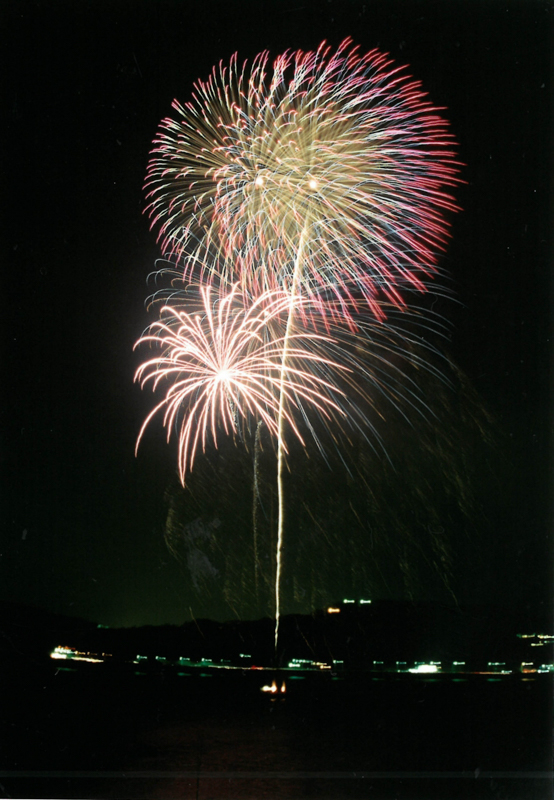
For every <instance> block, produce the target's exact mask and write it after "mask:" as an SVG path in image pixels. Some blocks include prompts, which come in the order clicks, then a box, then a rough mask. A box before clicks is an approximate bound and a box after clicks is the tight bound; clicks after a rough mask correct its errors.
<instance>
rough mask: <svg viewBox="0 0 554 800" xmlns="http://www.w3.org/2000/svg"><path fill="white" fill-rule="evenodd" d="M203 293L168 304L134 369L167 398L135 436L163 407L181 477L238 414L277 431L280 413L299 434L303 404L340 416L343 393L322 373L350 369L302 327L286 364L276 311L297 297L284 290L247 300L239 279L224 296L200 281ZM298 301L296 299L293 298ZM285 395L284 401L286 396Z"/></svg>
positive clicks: (234, 425) (232, 426) (234, 427)
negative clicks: (147, 353) (149, 350)
mask: <svg viewBox="0 0 554 800" xmlns="http://www.w3.org/2000/svg"><path fill="white" fill-rule="evenodd" d="M198 293H199V299H198V300H197V302H196V303H194V302H189V304H188V305H187V310H186V311H185V310H184V308H177V307H172V306H165V307H164V308H163V309H162V310H161V318H160V320H159V321H157V322H154V323H153V324H152V325H151V326H150V328H149V331H148V332H147V333H146V334H145V335H144V336H142V337H141V338H140V339H139V341H138V342H137V345H140V344H145V343H149V344H150V345H153V346H154V347H156V349H161V352H158V353H157V355H155V356H154V358H151V359H149V360H147V361H145V362H144V363H143V364H141V365H140V367H139V368H138V370H137V373H136V377H135V379H136V380H139V381H140V382H141V385H143V386H144V384H145V383H147V382H152V384H153V389H154V390H155V389H157V388H158V387H159V386H160V384H164V385H165V386H166V387H167V388H166V394H165V397H164V399H163V400H162V401H161V402H160V403H159V404H158V405H157V406H156V407H155V408H154V409H153V411H151V412H150V414H149V415H148V417H147V418H146V420H145V422H144V424H143V426H142V428H141V431H140V434H139V438H138V442H137V447H138V444H139V443H140V440H141V438H142V436H143V433H144V431H145V428H146V426H147V425H148V423H149V422H150V420H151V419H152V417H153V416H154V415H155V414H156V413H157V412H158V411H160V410H162V409H165V412H164V425H165V426H166V427H167V430H168V439H169V437H170V435H171V431H172V429H174V428H175V427H176V428H178V431H179V433H178V439H179V473H180V477H181V481H182V483H184V482H185V475H186V473H187V471H189V470H190V469H192V466H193V463H194V457H195V454H196V452H197V450H198V448H199V447H202V449H204V448H205V446H206V443H207V441H208V439H209V438H210V439H211V440H212V441H213V442H214V443H215V444H216V445H217V432H218V430H221V429H222V430H223V431H224V432H225V433H227V434H229V433H236V432H237V431H238V427H239V424H240V420H248V419H249V418H252V419H261V420H263V422H264V423H265V424H266V425H267V428H268V429H269V431H270V432H271V433H272V434H274V435H276V436H277V435H278V432H279V424H278V418H279V415H280V414H283V415H284V418H285V419H286V420H287V422H288V424H289V425H290V427H291V429H292V430H293V431H294V433H295V435H296V436H297V437H298V438H299V439H300V440H301V441H302V436H301V434H300V431H299V428H298V426H297V424H296V422H295V419H294V409H296V408H299V407H300V406H301V407H302V408H304V404H307V405H308V406H310V407H311V408H312V409H313V410H314V411H315V412H316V413H318V414H321V415H323V416H324V417H329V416H330V415H331V414H334V415H339V416H340V415H343V414H344V412H343V411H341V409H340V407H339V405H338V404H337V402H336V399H335V398H337V397H339V396H340V395H341V392H340V390H338V389H336V388H335V387H334V386H333V384H332V383H330V382H329V381H328V380H326V379H325V377H323V376H322V375H321V374H320V369H318V368H321V367H325V370H326V371H327V372H329V371H332V370H335V371H336V372H338V373H341V372H346V371H347V368H346V367H345V366H342V365H339V364H336V363H334V362H332V361H331V360H330V359H329V358H327V357H325V355H322V354H320V353H319V352H318V351H317V350H318V349H323V348H322V347H321V346H320V347H319V348H316V349H315V350H314V349H313V348H312V349H308V346H309V344H310V343H311V344H312V345H313V344H314V343H316V342H317V344H318V345H321V344H322V343H323V341H324V339H325V337H323V336H319V335H317V334H315V333H314V334H307V333H303V334H298V335H297V336H294V337H291V338H290V339H289V342H288V349H289V358H290V363H289V364H287V367H286V369H283V363H282V362H283V346H284V345H283V337H282V336H279V335H278V334H276V327H275V326H278V324H279V318H280V317H282V316H283V315H285V314H287V313H288V312H289V308H290V304H291V302H293V300H292V298H291V296H290V295H287V294H286V293H284V292H277V293H275V292H274V293H272V294H271V295H270V296H268V295H262V296H261V297H259V298H258V299H257V300H256V301H255V302H254V303H253V304H252V305H250V306H249V305H245V303H244V298H243V297H242V295H241V293H240V290H239V288H238V287H237V286H234V287H232V288H231V290H230V291H229V292H228V293H225V294H223V296H221V295H219V294H217V293H216V297H213V287H210V286H201V287H199V292H198ZM295 302H296V303H298V302H299V301H298V299H296V301H295ZM284 401H285V402H284Z"/></svg>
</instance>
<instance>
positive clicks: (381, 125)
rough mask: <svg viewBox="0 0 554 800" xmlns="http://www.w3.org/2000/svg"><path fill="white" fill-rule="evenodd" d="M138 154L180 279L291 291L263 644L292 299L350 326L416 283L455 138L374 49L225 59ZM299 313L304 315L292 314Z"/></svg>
mask: <svg viewBox="0 0 554 800" xmlns="http://www.w3.org/2000/svg"><path fill="white" fill-rule="evenodd" d="M173 107H174V109H175V111H176V112H177V114H178V118H177V119H170V118H168V119H166V120H164V121H163V122H162V125H161V129H160V132H159V134H158V137H157V139H156V140H155V149H154V150H153V153H152V157H151V160H150V162H149V167H148V174H147V180H146V188H147V191H148V202H149V206H148V210H149V213H150V216H151V218H152V224H153V226H156V227H157V228H158V229H159V240H160V241H161V246H162V250H163V252H164V253H165V254H167V255H169V256H171V257H176V258H177V259H180V258H182V257H183V256H186V259H185V262H184V266H183V277H185V278H191V277H193V276H199V278H200V280H208V281H211V280H213V279H217V281H218V282H220V284H221V285H223V286H225V285H231V284H234V283H235V282H237V283H239V284H240V286H241V288H242V289H243V291H244V292H246V293H248V294H249V295H250V296H253V297H256V296H259V294H260V293H265V292H275V291H280V290H284V291H286V292H287V293H289V295H290V296H291V297H292V300H291V302H290V306H289V314H288V319H287V323H286V330H285V335H284V339H283V341H282V343H281V370H280V379H279V380H280V385H279V399H278V409H277V411H278V413H277V423H276V430H274V433H275V434H276V436H277V443H278V456H277V461H278V465H277V481H278V493H279V523H278V544H277V577H276V598H275V602H276V614H275V616H276V630H275V643H276V645H277V637H278V627H279V615H280V597H279V592H280V576H281V560H282V545H283V529H284V491H283V470H284V463H285V452H286V443H285V438H286V430H285V428H286V425H289V424H291V419H292V415H291V414H290V413H289V411H288V403H289V402H290V398H289V395H288V394H287V392H286V388H285V387H286V385H287V382H288V380H289V366H288V364H289V359H290V357H291V353H290V352H289V349H290V346H291V345H290V341H291V339H292V338H293V336H294V330H295V325H296V324H297V322H298V320H297V316H298V313H299V309H300V308H301V307H302V304H301V303H297V299H305V298H308V299H310V300H311V302H312V306H311V308H312V309H314V308H315V309H317V313H318V314H319V315H320V317H321V318H323V319H326V320H327V324H328V325H330V324H332V323H334V322H337V321H341V322H342V323H343V324H346V325H347V326H348V327H350V329H351V330H352V331H355V330H356V323H355V318H356V316H357V314H358V311H359V309H361V308H365V309H366V310H367V311H368V312H369V314H370V315H372V316H373V317H374V318H375V319H378V320H383V319H384V316H385V311H384V307H385V305H389V306H393V307H397V308H404V307H405V306H406V300H405V295H406V292H410V291H414V290H415V291H420V292H422V291H425V290H426V289H427V288H428V284H429V279H430V278H431V277H432V276H433V275H434V274H435V273H436V272H437V259H438V254H439V253H440V252H441V251H442V250H443V249H444V246H445V242H446V239H447V237H448V223H447V221H446V219H445V212H449V211H454V210H456V205H455V203H454V200H453V198H452V196H451V194H450V193H449V192H450V189H451V187H453V186H455V185H456V184H457V183H458V182H459V178H458V177H457V174H458V167H459V164H458V162H457V161H456V159H455V155H454V149H453V148H454V140H453V137H452V135H451V134H450V133H449V131H448V125H447V122H446V121H445V120H444V119H443V118H442V117H441V116H440V113H439V111H440V109H437V108H435V107H433V106H432V105H431V103H430V102H429V101H428V99H427V97H426V95H425V94H424V93H423V92H422V90H421V87H420V84H419V83H418V82H416V81H414V80H412V79H411V78H410V77H409V76H408V75H407V74H406V73H405V72H403V69H402V68H399V67H396V66H395V65H394V64H393V62H392V61H391V60H390V59H389V58H388V57H387V56H386V55H383V54H382V53H379V52H378V51H376V50H373V51H371V52H370V53H368V54H367V55H360V54H359V52H358V50H357V48H355V47H352V43H351V40H350V39H347V40H345V41H344V42H343V43H342V44H341V45H340V47H339V48H338V49H337V51H336V52H334V53H333V52H332V51H331V48H330V47H328V46H327V45H325V43H323V44H322V45H321V46H320V47H319V48H318V50H317V51H316V52H308V53H304V52H302V51H298V52H292V51H287V52H285V53H284V54H282V55H281V56H279V57H277V58H276V59H275V61H274V62H273V64H270V61H269V55H268V53H267V52H264V53H261V54H259V55H258V56H257V57H256V58H255V59H254V61H253V62H252V65H251V66H248V65H247V64H246V63H244V64H243V65H240V64H239V63H238V60H237V58H236V56H234V57H233V58H232V59H231V61H230V63H229V65H228V66H224V65H223V64H220V66H219V69H214V70H213V72H212V75H211V76H210V78H209V79H208V80H207V81H205V82H201V81H199V82H198V83H197V84H196V85H195V90H194V94H193V97H192V100H191V102H189V103H187V104H186V105H185V106H181V105H180V104H179V103H178V102H176V101H175V102H174V104H173ZM302 322H305V320H302Z"/></svg>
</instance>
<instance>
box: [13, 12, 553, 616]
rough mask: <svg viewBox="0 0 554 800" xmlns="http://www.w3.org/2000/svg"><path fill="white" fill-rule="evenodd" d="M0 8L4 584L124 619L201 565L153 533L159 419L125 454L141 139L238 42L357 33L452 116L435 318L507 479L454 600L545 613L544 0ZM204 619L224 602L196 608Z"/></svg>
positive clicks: (164, 606)
mask: <svg viewBox="0 0 554 800" xmlns="http://www.w3.org/2000/svg"><path fill="white" fill-rule="evenodd" d="M0 15H1V17H2V29H3V36H4V41H3V45H2V48H1V52H2V58H3V60H4V64H3V72H4V76H5V92H4V102H3V108H4V125H3V131H2V133H3V137H4V143H3V144H4V146H3V155H4V166H3V173H4V185H3V190H4V191H3V196H4V198H5V203H4V210H5V211H7V213H4V214H3V219H4V230H3V236H2V243H3V245H4V258H3V278H4V280H3V301H4V302H3V315H2V319H3V322H4V326H3V329H4V339H3V342H4V346H3V353H2V356H3V357H2V372H3V379H2V436H3V442H2V466H3V480H2V484H3V491H2V495H3V513H2V522H3V525H2V531H3V536H2V539H3V543H2V554H1V559H0V563H1V570H2V571H1V586H2V596H3V597H4V598H6V599H11V600H16V601H19V602H25V603H28V604H32V605H37V606H40V607H45V608H48V609H51V610H54V611H57V612H60V613H65V614H74V615H80V616H84V617H87V618H90V619H93V620H96V621H98V622H102V623H107V624H114V625H116V624H118V625H121V624H123V625H136V624H142V623H155V622H156V623H161V622H181V621H182V620H183V619H185V618H186V616H187V614H188V607H189V605H190V602H191V601H190V600H189V591H188V588H187V586H188V584H187V581H188V582H189V583H190V576H189V574H188V573H187V571H186V569H185V568H184V567H183V564H181V563H179V562H178V561H177V560H176V559H175V558H174V557H173V556H172V555H171V553H170V552H169V551H168V550H167V548H166V545H165V543H164V528H165V524H166V523H165V520H166V516H167V501H166V500H164V494H165V493H166V490H167V488H168V486H170V485H172V483H173V482H174V474H175V452H174V450H173V449H172V448H171V447H169V448H168V447H167V446H166V444H165V434H164V432H163V431H162V430H161V428H160V427H158V428H153V433H151V434H149V436H148V437H147V438H146V440H145V443H144V446H143V447H142V448H141V450H140V452H139V456H138V458H135V456H134V444H135V439H136V435H137V432H138V430H139V428H140V424H141V421H142V419H143V418H144V416H145V415H146V413H147V411H148V409H149V408H150V406H151V396H150V394H149V393H143V394H141V392H140V390H139V389H138V387H137V386H136V385H134V384H133V373H134V370H135V368H136V365H137V363H138V360H137V357H136V355H134V354H133V352H132V346H133V343H134V342H135V340H136V339H137V338H138V337H139V335H140V334H141V333H142V331H143V329H144V327H145V326H146V324H147V323H148V322H149V321H150V319H149V318H148V316H147V314H146V311H145V307H144V301H145V298H146V296H147V294H148V289H147V286H146V279H147V276H148V274H149V273H150V272H151V271H152V269H153V268H154V264H155V260H156V258H157V257H158V256H159V251H158V248H157V245H156V242H155V236H154V234H153V233H151V232H150V231H149V223H148V220H147V218H146V217H145V216H144V215H143V213H142V210H143V207H144V198H143V192H142V185H143V180H144V175H145V170H146V164H147V160H148V153H149V149H150V145H151V141H152V139H153V137H154V135H155V132H156V129H157V126H158V123H159V121H160V120H161V119H162V117H164V116H166V115H167V114H169V112H170V104H171V101H172V100H173V98H175V97H176V98H179V99H180V100H181V101H182V102H186V100H187V99H188V98H189V96H190V92H191V88H192V83H193V81H194V80H195V79H197V78H205V77H207V76H208V74H209V72H210V71H211V68H212V66H213V65H214V64H215V63H217V62H218V61H219V60H220V59H223V60H228V59H229V57H230V56H231V55H232V53H234V52H235V51H238V53H239V56H240V57H241V58H252V57H253V56H254V55H255V54H256V53H258V52H259V51H261V50H264V49H269V50H270V51H271V53H272V55H277V54H279V53H280V52H282V51H283V50H285V49H287V48H293V49H296V48H302V49H310V48H314V47H317V45H318V44H319V43H320V42H321V40H323V39H326V40H327V41H328V42H329V43H331V44H332V45H334V46H336V45H338V44H339V43H340V42H341V41H342V40H343V39H344V38H345V37H346V36H352V37H353V39H354V41H355V42H356V43H358V44H359V45H360V46H361V48H362V49H363V50H369V49H372V48H373V47H378V48H380V49H381V50H383V51H385V52H388V53H390V55H391V56H392V57H393V58H394V59H395V61H396V62H397V63H399V64H408V65H409V66H410V72H411V74H413V75H414V76H415V77H417V78H418V79H420V80H421V81H422V83H423V86H424V88H425V89H426V91H427V92H428V93H429V95H430V97H431V99H432V101H433V102H434V103H435V104H436V105H439V106H445V107H446V108H447V109H448V110H447V111H446V112H445V114H446V115H447V117H448V118H449V120H450V122H451V125H452V130H453V132H454V134H455V136H456V138H457V140H458V142H459V152H460V157H461V160H462V161H463V162H464V163H465V164H466V167H465V168H464V170H463V178H464V180H465V181H466V184H465V185H464V186H462V187H460V188H459V190H458V191H457V198H458V200H459V202H460V204H461V206H462V207H463V212H462V213H461V214H459V215H458V216H457V217H456V218H455V219H454V221H453V231H452V232H453V238H452V241H451V243H450V245H449V248H448V252H447V254H446V255H445V257H444V260H443V262H442V264H441V266H442V267H443V268H444V269H445V270H446V271H447V272H448V273H449V274H450V276H451V280H452V286H453V288H454V290H455V292H456V294H457V298H458V300H459V303H458V304H451V305H449V306H448V309H447V312H444V313H447V314H448V317H449V319H450V320H451V322H452V326H453V327H452V334H451V342H450V344H449V354H450V356H451V357H452V358H453V359H454V360H455V362H456V363H457V364H458V365H459V367H460V368H461V370H462V371H463V372H464V373H465V375H466V376H467V377H468V379H469V381H470V382H471V385H472V386H473V388H474V389H475V391H476V392H477V394H478V396H479V398H480V402H482V404H483V407H484V408H486V409H487V412H488V413H490V415H491V416H492V418H493V419H494V420H495V423H494V424H495V426H496V427H497V429H498V431H499V438H500V440H502V445H501V450H502V452H503V453H506V454H507V455H506V458H507V459H508V460H510V461H511V463H512V473H511V478H510V479H509V481H508V483H506V484H505V483H504V479H503V478H502V477H498V480H497V481H496V483H495V482H494V480H493V481H492V484H491V485H494V486H495V489H494V492H496V494H497V496H496V497H495V498H494V502H492V503H491V504H490V507H489V506H487V509H488V510H486V511H484V512H483V514H484V515H488V516H487V531H489V534H487V535H488V536H489V539H487V541H485V542H481V543H479V542H478V541H477V542H476V543H475V547H476V551H477V550H479V563H480V567H479V569H478V570H476V571H474V572H472V574H471V575H469V572H468V573H467V575H466V573H464V571H463V570H468V569H469V566H468V563H469V562H471V558H469V559H468V554H467V552H466V553H465V556H464V559H465V561H464V564H465V566H463V569H462V566H460V565H458V567H457V566H456V564H455V563H454V566H453V570H454V573H456V570H458V573H457V578H456V581H457V585H459V586H460V587H461V590H462V595H463V594H464V592H463V587H464V585H465V586H466V587H468V586H471V587H472V589H471V591H470V590H469V589H468V590H467V591H466V594H465V596H464V597H463V599H464V600H466V601H467V600H470V599H472V597H471V594H472V592H473V590H475V599H477V600H479V601H481V602H483V601H489V602H494V603H501V604H505V605H506V606H508V607H509V606H513V605H514V604H515V605H521V604H527V605H528V606H529V608H530V609H531V610H533V609H544V607H545V606H547V605H548V604H549V602H550V590H551V588H552V580H551V578H552V545H551V542H552V538H551V537H552V526H551V519H550V518H551V512H552V505H551V502H550V501H551V494H550V487H551V481H552V472H551V467H550V465H551V440H550V439H549V437H550V434H551V430H552V427H551V422H552V420H551V416H550V410H549V392H550V386H551V384H550V381H551V372H550V369H551V344H550V335H551V311H552V294H551V283H550V276H551V268H552V242H551V216H552V210H553V205H552V187H551V181H552V152H551V142H552V141H553V139H552V105H553V104H552V101H553V94H552V91H553V89H552V80H551V75H552V63H551V60H550V56H549V54H550V53H551V52H552V48H553V45H554V37H553V35H552V31H553V22H552V20H553V17H554V8H553V7H552V5H551V4H550V3H546V2H533V1H532V0H528V1H527V2H491V1H490V0H474V1H473V2H468V0H463V2H456V0H450V2H423V1H422V2H411V1H410V0H401V2H400V1H399V2H396V1H395V0H386V1H384V2H371V0H366V2H359V1H358V0H298V2H293V1H292V0H291V1H290V2H287V0H271V2H263V1H261V2H255V3H254V2H214V1H213V0H206V1H205V2H195V3H193V2H187V0H183V1H182V2H176V0H173V1H170V0H164V1H163V2H157V0H134V1H131V0H126V1H125V2H123V0H109V1H106V2H101V1H97V2H90V0H80V2H78V3H77V2H74V1H73V0H71V2H53V1H52V0H48V1H45V2H25V0H8V2H4V3H3V5H2V11H1V12H0ZM502 448H504V449H502ZM491 461H492V462H494V459H491ZM502 474H503V473H502ZM491 491H492V490H491ZM491 509H493V510H491ZM495 515H496V516H495ZM479 525H480V523H479V520H477V522H476V523H475V526H474V527H475V531H474V532H475V536H476V537H477V539H478V538H479V535H480V533H479V532H480V530H481V529H480V527H479ZM491 530H492V531H493V535H492V537H491V536H490V531H491ZM476 560H477V558H476ZM393 566H396V565H391V569H392V567H393ZM381 569H382V571H383V573H384V574H385V575H386V574H387V570H388V569H389V565H388V564H387V562H386V558H385V560H384V561H383V563H382V564H381ZM470 571H471V570H470ZM203 611H206V613H208V612H209V613H215V614H217V613H219V614H220V615H222V616H225V615H226V614H227V613H228V609H227V608H225V609H222V608H219V607H216V608H215V609H214V608H213V607H212V606H210V607H208V606H206V609H203V608H202V603H201V601H200V602H198V601H197V602H196V605H195V606H194V612H195V614H196V615H197V616H201V615H202V613H203Z"/></svg>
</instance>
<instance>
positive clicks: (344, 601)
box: [342, 600, 356, 603]
mask: <svg viewBox="0 0 554 800" xmlns="http://www.w3.org/2000/svg"><path fill="white" fill-rule="evenodd" d="M342 602H343V603H355V602H356V601H355V600H343V601H342Z"/></svg>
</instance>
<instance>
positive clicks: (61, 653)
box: [50, 647, 111, 664]
mask: <svg viewBox="0 0 554 800" xmlns="http://www.w3.org/2000/svg"><path fill="white" fill-rule="evenodd" d="M50 658H54V659H71V661H89V662H90V663H92V664H102V662H103V661H104V659H105V658H111V653H87V652H83V651H81V650H74V649H73V648H71V647H55V648H54V650H53V651H52V652H51V653H50Z"/></svg>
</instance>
